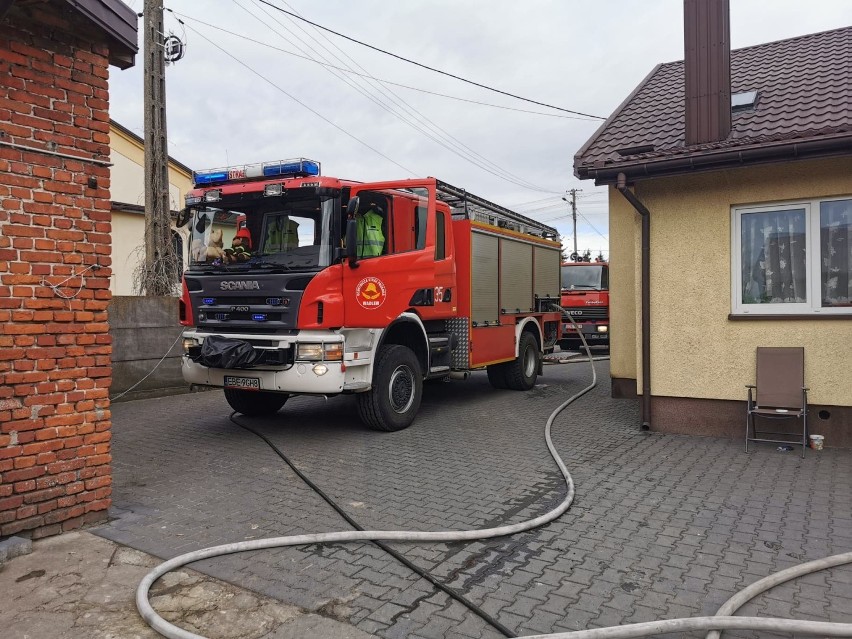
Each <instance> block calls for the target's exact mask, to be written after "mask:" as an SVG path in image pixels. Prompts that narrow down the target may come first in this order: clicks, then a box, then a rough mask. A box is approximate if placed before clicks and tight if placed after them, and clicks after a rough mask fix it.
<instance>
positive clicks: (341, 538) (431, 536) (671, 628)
mask: <svg viewBox="0 0 852 639" xmlns="http://www.w3.org/2000/svg"><path fill="white" fill-rule="evenodd" d="M559 310H562V309H559ZM568 317H569V319H571V318H570V316H568ZM571 322H572V323H574V320H573V319H571ZM574 326H575V328H577V329H578V331H577V332H578V334H579V335H580V338H581V340H582V341H583V345H584V347H585V350H586V353H587V354H588V356H589V363H590V364H591V366H592V383H591V384H589V385H588V386H586V387H585V388H583V389H582V390H580V391H579V392H577V393H576V394H574V395H572V396H571V397H569V398H568V399H567V400H565V401H564V402H563V403H562V404H560V405H559V406H557V407H556V409H554V411H553V412H552V413H551V414H550V416H549V417H548V418H547V423H546V424H545V427H544V439H545V442H546V444H547V449H548V451H549V452H550V455H551V457H553V460H554V462H556V465H557V466H558V467H559V471H560V472H561V473H562V476H563V477H564V478H565V485H566V488H567V492H566V495H565V498H564V499H563V500H562V502H561V503H560V504H559V505H558V506H557V507H556V508H554V509H552V510H551V511H549V512H547V513H545V514H543V515H540V516H538V517H535V518H534V519H530V520H528V521H525V522H520V523H517V524H511V525H506V526H498V527H496V528H485V529H479V530H460V531H436V532H412V531H404V530H352V531H345V532H333V533H314V534H308V535H292V536H286V537H270V538H267V539H254V540H251V541H240V542H236V543H231V544H223V545H220V546H211V547H210V548H202V549H200V550H195V551H192V552H188V553H185V554H183V555H179V556H177V557H174V558H173V559H170V560H168V561H165V562H163V563H161V564H159V565H158V566H156V567H154V569H153V570H151V571H150V572H149V573H148V574H147V575H145V577H144V578H143V579H142V581H141V582H140V583H139V586H138V587H137V588H136V608H137V610H138V611H139V614H140V615H141V616H142V618H143V619H144V620H145V622H146V623H147V624H148V625H149V626H150V627H151V628H152V629H154V630H156V631H157V632H159V633H160V634H161V635H163V636H164V637H167V638H168V639H205V637H204V636H203V635H198V634H195V633H193V632H189V631H187V630H184V629H183V628H179V627H178V626H175V625H174V624H172V623H169V622H168V621H166V620H165V619H163V618H162V617H161V616H160V615H159V614H158V613H157V611H156V610H154V608H153V607H152V606H151V603H150V601H149V600H148V594H149V591H150V589H151V586H152V585H153V584H154V582H155V581H157V579H159V578H160V577H162V576H163V575H165V574H166V573H168V572H171V571H172V570H176V569H178V568H181V567H183V566H185V565H187V564H190V563H193V562H196V561H200V560H202V559H209V558H211V557H219V556H222V555H229V554H233V553H238V552H246V551H250V550H263V549H266V548H281V547H285V546H302V545H309V544H322V543H340V542H346V541H404V542H422V541H426V542H430V541H431V542H442V543H447V542H457V541H476V540H480V539H490V538H492V537H502V536H505V535H514V534H517V533H520V532H524V531H527V530H532V529H533V528H538V527H539V526H543V525H545V524H547V523H550V522H551V521H553V520H554V519H556V518H557V517H559V516H560V515H562V514H563V513H564V512H565V511H566V510H568V508H569V507H570V506H571V502H572V501H573V500H574V480H573V479H572V478H571V474H570V473H569V472H568V469H567V468H566V467H565V464H564V462H563V461H562V458H561V457H560V456H559V454H558V453H557V452H556V448H555V447H554V445H553V441H552V439H551V436H550V431H551V426H552V425H553V422H554V420H555V419H556V417H557V416H558V415H559V414H560V413H561V412H562V411H563V410H564V409H565V408H567V407H568V406H569V405H570V404H572V403H573V402H574V401H575V400H577V399H578V398H580V397H582V396H583V395H585V394H586V393H588V392H589V391H590V390H591V389H592V388H594V387H595V386H596V385H597V371H596V370H595V365H594V362H593V360H592V356H591V350H590V349H589V347H588V344H586V340H585V338H584V337H583V335H582V332H581V331H580V330H579V327H577V325H576V323H574ZM848 555H849V557H848V558H847V559H846V560H844V561H841V562H840V563H847V562H852V553H848ZM829 559H831V558H829ZM823 561H827V560H823ZM811 563H814V562H811ZM834 565H839V564H834ZM779 574H781V573H779ZM764 581H765V580H764ZM758 583H760V582H758ZM754 585H757V584H754ZM770 587H771V586H770ZM728 603H730V602H728ZM726 605H728V604H726ZM734 605H736V604H734ZM740 605H742V604H740ZM659 624H662V625H661V626H660V625H659ZM702 624H703V625H702ZM787 624H795V627H792V626H789V625H787ZM658 628H662V629H658ZM731 628H738V629H749V628H752V629H757V630H781V631H785V630H786V631H790V632H799V633H810V634H821V635H825V636H833V637H852V624H837V623H827V622H814V621H796V620H786V619H768V618H757V617H694V618H688V619H668V620H664V621H658V622H651V623H647V624H632V625H629V626H617V627H613V628H598V629H595V630H583V631H579V632H568V633H557V634H547V635H536V637H537V638H538V639H544V638H545V637H546V638H552V639H557V638H560V639H561V638H565V637H571V638H572V639H592V638H599V639H615V638H618V637H640V636H647V635H649V634H656V633H660V632H677V631H679V630H711V629H731ZM625 632H627V634H624V633H625ZM588 633H592V634H588Z"/></svg>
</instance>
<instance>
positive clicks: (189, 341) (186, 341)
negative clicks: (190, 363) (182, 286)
mask: <svg viewBox="0 0 852 639" xmlns="http://www.w3.org/2000/svg"><path fill="white" fill-rule="evenodd" d="M196 346H198V342H197V341H195V340H194V339H193V338H191V337H184V338H183V352H184V353H188V352H189V350H190V349H191V348H194V347H196Z"/></svg>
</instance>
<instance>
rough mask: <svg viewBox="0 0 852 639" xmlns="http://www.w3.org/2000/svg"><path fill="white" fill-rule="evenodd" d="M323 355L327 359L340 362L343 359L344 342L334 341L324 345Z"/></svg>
mask: <svg viewBox="0 0 852 639" xmlns="http://www.w3.org/2000/svg"><path fill="white" fill-rule="evenodd" d="M323 355H324V358H323V359H325V360H326V361H331V362H339V361H341V360H342V359H343V343H342V342H333V343H331V344H324V345H323Z"/></svg>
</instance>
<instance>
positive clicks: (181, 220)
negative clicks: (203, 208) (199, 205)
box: [175, 208, 192, 228]
mask: <svg viewBox="0 0 852 639" xmlns="http://www.w3.org/2000/svg"><path fill="white" fill-rule="evenodd" d="M191 217H192V211H191V210H189V209H188V208H185V209H183V210H181V211H178V214H177V219H176V220H175V226H176V227H177V228H181V227H182V226H186V225H187V224H189V220H190V218H191Z"/></svg>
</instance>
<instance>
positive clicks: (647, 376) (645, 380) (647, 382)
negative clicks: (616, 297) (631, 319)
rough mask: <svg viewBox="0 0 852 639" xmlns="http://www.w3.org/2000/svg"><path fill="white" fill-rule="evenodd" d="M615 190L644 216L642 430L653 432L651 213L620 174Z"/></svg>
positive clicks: (622, 174)
mask: <svg viewBox="0 0 852 639" xmlns="http://www.w3.org/2000/svg"><path fill="white" fill-rule="evenodd" d="M615 188H617V189H618V190H619V192H620V193H621V194H622V195H623V196H624V199H626V200H627V201H628V202H630V204H631V205H632V206H633V208H634V209H636V212H637V213H639V215H641V216H642V430H651V212H650V211H649V210H648V208H647V207H646V206H645V205H644V204H642V202H641V201H640V200H639V198H638V197H636V194H635V193H633V191H631V190H630V189H629V188H627V176H625V175H624V173H619V174H618V181H617V182H616V185H615Z"/></svg>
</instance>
